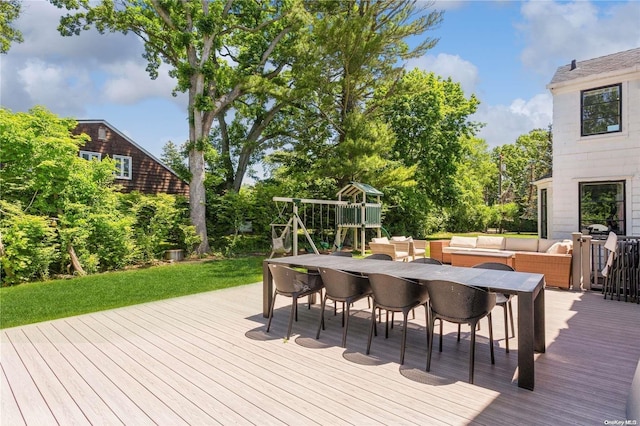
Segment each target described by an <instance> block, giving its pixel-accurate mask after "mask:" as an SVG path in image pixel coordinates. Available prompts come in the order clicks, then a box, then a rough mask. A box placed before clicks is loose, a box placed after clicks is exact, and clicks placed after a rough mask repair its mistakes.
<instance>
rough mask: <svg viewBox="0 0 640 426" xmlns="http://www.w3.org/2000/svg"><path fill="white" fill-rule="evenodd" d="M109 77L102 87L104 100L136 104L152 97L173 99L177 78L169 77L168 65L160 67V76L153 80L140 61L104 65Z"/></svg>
mask: <svg viewBox="0 0 640 426" xmlns="http://www.w3.org/2000/svg"><path fill="white" fill-rule="evenodd" d="M102 69H103V70H104V71H106V72H107V74H108V77H107V80H106V82H105V83H104V85H103V87H102V91H103V97H104V100H106V101H108V102H115V103H118V104H134V103H136V102H139V101H141V100H144V99H147V98H151V97H161V98H166V99H172V96H171V91H172V90H173V89H174V87H175V85H176V84H175V80H174V79H172V78H171V77H169V74H168V70H169V67H168V66H167V65H163V66H161V67H160V69H159V71H158V78H157V79H155V80H151V78H150V77H149V74H148V73H147V72H146V70H145V65H144V64H141V63H140V61H133V60H129V61H126V62H124V63H114V64H108V65H106V66H104V67H102Z"/></svg>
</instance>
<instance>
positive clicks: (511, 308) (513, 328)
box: [507, 300, 516, 337]
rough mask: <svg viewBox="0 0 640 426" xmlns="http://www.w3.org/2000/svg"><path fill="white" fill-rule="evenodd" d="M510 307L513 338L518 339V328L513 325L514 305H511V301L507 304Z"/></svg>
mask: <svg viewBox="0 0 640 426" xmlns="http://www.w3.org/2000/svg"><path fill="white" fill-rule="evenodd" d="M507 305H509V322H511V337H516V327H515V325H514V323H513V305H512V304H511V300H509V301H508V302H507Z"/></svg>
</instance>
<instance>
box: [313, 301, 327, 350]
mask: <svg viewBox="0 0 640 426" xmlns="http://www.w3.org/2000/svg"><path fill="white" fill-rule="evenodd" d="M326 304H327V296H326V295H325V296H324V297H323V298H322V306H321V307H320V324H318V332H317V333H316V340H317V339H319V338H320V329H322V330H324V307H325V305H326Z"/></svg>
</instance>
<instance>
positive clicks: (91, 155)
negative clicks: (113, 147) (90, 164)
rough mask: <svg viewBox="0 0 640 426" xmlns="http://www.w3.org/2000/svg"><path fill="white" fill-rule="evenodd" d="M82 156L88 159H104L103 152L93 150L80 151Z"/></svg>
mask: <svg viewBox="0 0 640 426" xmlns="http://www.w3.org/2000/svg"><path fill="white" fill-rule="evenodd" d="M79 156H80V158H84V159H85V160H87V161H91V160H93V159H94V158H95V159H96V160H98V161H100V160H102V154H100V153H99V152H93V151H80V154H79Z"/></svg>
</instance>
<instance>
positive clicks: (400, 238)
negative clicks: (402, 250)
mask: <svg viewBox="0 0 640 426" xmlns="http://www.w3.org/2000/svg"><path fill="white" fill-rule="evenodd" d="M391 241H413V238H412V237H405V236H404V235H402V236H400V237H391Z"/></svg>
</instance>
